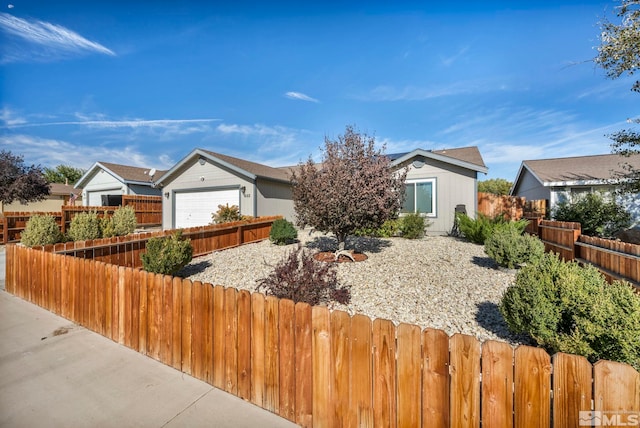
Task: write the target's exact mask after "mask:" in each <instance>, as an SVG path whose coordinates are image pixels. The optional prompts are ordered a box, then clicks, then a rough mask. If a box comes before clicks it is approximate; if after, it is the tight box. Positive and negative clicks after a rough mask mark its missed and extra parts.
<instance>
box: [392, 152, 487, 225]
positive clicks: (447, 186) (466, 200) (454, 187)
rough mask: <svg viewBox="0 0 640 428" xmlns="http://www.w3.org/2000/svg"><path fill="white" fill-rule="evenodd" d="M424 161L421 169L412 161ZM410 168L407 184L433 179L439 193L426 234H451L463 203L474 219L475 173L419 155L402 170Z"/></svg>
mask: <svg viewBox="0 0 640 428" xmlns="http://www.w3.org/2000/svg"><path fill="white" fill-rule="evenodd" d="M414 161H419V162H423V163H424V165H423V166H422V167H420V168H418V167H416V166H414V164H413V162H414ZM407 165H408V166H409V171H408V172H407V179H406V180H407V181H411V180H420V179H434V180H435V189H436V190H435V191H436V207H435V214H434V215H433V216H429V217H427V218H428V220H429V222H430V223H431V225H430V226H429V227H428V228H427V233H428V234H432V235H444V234H447V233H449V232H450V231H451V229H452V228H453V221H454V210H455V207H456V205H460V204H464V205H465V207H466V210H467V213H468V214H469V215H470V216H475V211H476V207H477V183H476V176H477V173H476V171H472V170H469V169H467V168H462V167H459V166H456V165H452V164H449V163H445V162H441V161H438V160H435V159H430V158H425V157H422V156H416V157H414V158H412V159H411V160H410V161H409V162H407V163H405V164H403V165H401V167H404V166H407Z"/></svg>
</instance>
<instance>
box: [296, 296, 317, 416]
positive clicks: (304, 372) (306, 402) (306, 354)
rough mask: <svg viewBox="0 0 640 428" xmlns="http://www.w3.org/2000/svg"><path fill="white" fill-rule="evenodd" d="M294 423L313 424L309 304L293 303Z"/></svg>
mask: <svg viewBox="0 0 640 428" xmlns="http://www.w3.org/2000/svg"><path fill="white" fill-rule="evenodd" d="M294 310H295V327H294V331H295V366H296V370H295V376H296V379H295V383H296V402H295V409H296V415H295V423H297V424H298V425H301V426H303V427H311V426H312V425H313V361H312V355H313V354H312V346H313V345H312V342H313V339H312V331H313V327H312V317H311V306H310V305H309V304H307V303H303V302H299V303H296V305H295V309H294Z"/></svg>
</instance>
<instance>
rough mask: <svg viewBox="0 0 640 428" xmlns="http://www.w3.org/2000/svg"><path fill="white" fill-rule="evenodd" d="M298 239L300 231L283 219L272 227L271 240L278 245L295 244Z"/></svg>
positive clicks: (278, 220) (275, 222) (276, 221)
mask: <svg viewBox="0 0 640 428" xmlns="http://www.w3.org/2000/svg"><path fill="white" fill-rule="evenodd" d="M296 238H298V231H297V230H296V228H295V227H294V225H293V223H291V222H290V221H287V220H285V219H283V218H279V219H277V220H275V221H274V222H273V224H272V225H271V232H270V233H269V239H270V240H271V242H273V243H274V244H277V245H285V244H290V243H292V242H294V241H295V240H296Z"/></svg>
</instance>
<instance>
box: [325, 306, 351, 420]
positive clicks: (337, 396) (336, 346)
mask: <svg viewBox="0 0 640 428" xmlns="http://www.w3.org/2000/svg"><path fill="white" fill-rule="evenodd" d="M329 321H330V334H331V370H332V373H331V380H332V384H331V407H332V411H333V422H332V426H347V425H348V424H349V402H350V399H351V397H350V391H349V389H350V388H349V382H350V376H349V374H350V373H351V370H352V369H351V355H350V350H351V346H350V345H351V317H350V316H349V314H348V313H346V312H344V311H338V310H336V311H333V312H331V314H330V320H329Z"/></svg>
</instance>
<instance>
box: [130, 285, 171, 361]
mask: <svg viewBox="0 0 640 428" xmlns="http://www.w3.org/2000/svg"><path fill="white" fill-rule="evenodd" d="M169 279H170V283H169V284H170V287H171V302H172V305H171V307H170V308H169V309H170V312H171V343H170V344H169V345H170V348H171V367H173V368H174V369H176V370H180V371H182V278H179V277H174V278H171V277H169ZM136 313H137V311H136Z"/></svg>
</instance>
